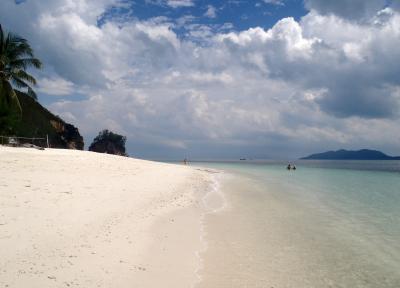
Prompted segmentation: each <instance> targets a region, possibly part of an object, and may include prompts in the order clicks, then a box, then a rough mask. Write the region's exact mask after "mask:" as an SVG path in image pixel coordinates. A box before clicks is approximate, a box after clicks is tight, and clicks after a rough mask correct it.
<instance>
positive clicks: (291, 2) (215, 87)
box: [0, 0, 400, 159]
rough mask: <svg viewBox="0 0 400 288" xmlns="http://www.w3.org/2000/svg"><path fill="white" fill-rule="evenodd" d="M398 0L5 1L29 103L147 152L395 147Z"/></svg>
mask: <svg viewBox="0 0 400 288" xmlns="http://www.w3.org/2000/svg"><path fill="white" fill-rule="evenodd" d="M399 11H400V1H399V0H392V1H386V0H369V1H365V0H336V1H325V0H304V1H298V0H280V1H278V0H256V1H205V0H135V1H125V0H40V1H39V0H25V1H18V2H16V1H14V0H2V1H1V2H0V23H1V24H2V25H3V27H4V28H6V29H7V30H10V31H13V32H15V33H18V34H20V35H21V36H23V37H25V38H27V39H28V40H29V41H30V43H31V45H32V47H33V48H34V50H35V53H36V55H37V56H38V57H39V58H40V59H42V61H43V63H44V69H43V70H41V71H39V72H35V71H33V73H35V75H36V76H37V78H38V86H37V87H36V91H37V92H38V95H39V101H40V102H41V103H42V104H44V105H45V106H46V107H47V108H48V109H49V110H51V111H52V112H54V113H55V114H57V115H60V116H61V117H62V118H63V119H65V120H66V121H68V122H70V123H72V124H74V125H76V126H77V127H78V128H79V130H80V132H81V133H82V135H83V136H84V138H85V143H86V147H88V146H89V144H90V142H91V141H92V139H93V138H94V137H95V136H96V135H97V133H98V132H99V131H100V130H102V129H110V130H112V131H115V132H117V133H121V134H123V135H126V136H127V138H128V141H127V148H128V153H129V154H131V155H133V156H137V157H143V158H152V159H154V158H176V159H180V158H182V157H188V158H241V157H253V158H283V159H287V158H297V157H300V156H303V155H306V154H309V153H313V152H320V151H324V150H331V149H339V148H347V149H357V148H372V149H379V150H383V151H385V152H387V153H389V154H400V148H399V147H400V133H398V132H399V130H398V123H399V120H400V119H399V118H400V76H399V75H400V66H399V65H398V63H399V62H400V50H399V49H398V47H399V46H400V29H398V27H400V13H399Z"/></svg>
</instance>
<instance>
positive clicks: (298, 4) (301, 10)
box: [99, 0, 306, 32]
mask: <svg viewBox="0 0 400 288" xmlns="http://www.w3.org/2000/svg"><path fill="white" fill-rule="evenodd" d="M124 4H126V5H124V6H123V7H121V6H114V7H111V8H109V9H108V11H106V12H105V13H104V15H103V17H101V18H100V19H99V24H100V25H101V24H102V23H104V22H105V21H107V19H110V18H111V19H112V18H120V17H124V18H125V17H126V18H127V19H126V20H127V21H129V20H130V19H131V18H137V19H139V20H149V19H151V18H155V17H160V16H162V17H167V18H170V19H171V20H174V19H180V18H182V17H193V19H192V21H191V23H194V24H204V25H213V24H214V25H223V24H232V29H234V30H238V31H240V30H245V29H248V28H250V27H257V26H259V27H263V28H271V27H272V26H273V25H274V24H275V23H276V22H277V21H278V20H280V19H282V18H285V17H294V18H296V19H299V18H300V17H301V16H304V15H305V14H306V10H305V7H304V4H303V1H302V0H289V1H285V2H284V1H263V0H259V1H244V0H236V1H235V0H232V1H223V0H222V1H205V0H202V1H193V2H191V1H188V2H187V3H186V5H188V6H186V5H185V1H183V3H182V4H181V5H182V6H179V4H178V5H177V6H175V7H171V6H170V5H168V3H165V2H162V1H154V0H153V1H149V0H137V1H130V0H127V1H124ZM175 5H176V4H175ZM209 9H211V10H209ZM207 11H214V12H209V13H211V14H207ZM177 31H179V32H182V31H180V30H179V29H177Z"/></svg>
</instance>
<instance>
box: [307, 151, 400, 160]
mask: <svg viewBox="0 0 400 288" xmlns="http://www.w3.org/2000/svg"><path fill="white" fill-rule="evenodd" d="M300 159H302V160H400V156H396V157H392V156H388V155H386V154H385V153H383V152H381V151H377V150H368V149H362V150H358V151H352V150H344V149H341V150H337V151H328V152H324V153H317V154H312V155H309V156H307V157H303V158H300Z"/></svg>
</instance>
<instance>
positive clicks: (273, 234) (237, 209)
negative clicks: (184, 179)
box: [191, 160, 400, 288]
mask: <svg viewBox="0 0 400 288" xmlns="http://www.w3.org/2000/svg"><path fill="white" fill-rule="evenodd" d="M287 164H288V162H287V161H225V162H215V161H214V162H195V163H191V165H193V166H199V167H206V168H208V169H214V170H216V171H219V173H215V174H214V175H215V177H216V183H217V184H216V186H215V191H214V192H215V195H214V198H215V197H219V199H220V201H219V203H220V204H219V206H220V207H219V208H218V207H213V209H210V212H209V213H207V214H206V215H205V216H204V219H203V220H204V221H203V229H204V240H205V242H206V249H204V251H202V252H201V253H200V258H201V259H202V260H201V268H200V269H199V271H198V274H199V279H200V281H199V283H197V284H196V287H198V288H210V287H220V288H224V287H266V288H286V287H293V288H294V287H296V288H297V287H299V288H300V287H307V288H308V287H310V288H311V287H316V288H323V287H348V288H356V287H363V288H365V287H371V288H378V287H391V288H399V287H400V161H327V160H324V161H313V160H304V161H300V160H299V161H296V162H295V163H293V164H295V165H296V168H297V169H296V170H295V171H293V170H290V171H288V170H287V169H286V166H287ZM211 198H212V197H211ZM211 198H210V199H211ZM204 201H205V202H207V201H208V200H207V199H204ZM211 202H212V201H210V203H205V205H208V204H210V205H211V206H212V203H211ZM214 203H215V201H214Z"/></svg>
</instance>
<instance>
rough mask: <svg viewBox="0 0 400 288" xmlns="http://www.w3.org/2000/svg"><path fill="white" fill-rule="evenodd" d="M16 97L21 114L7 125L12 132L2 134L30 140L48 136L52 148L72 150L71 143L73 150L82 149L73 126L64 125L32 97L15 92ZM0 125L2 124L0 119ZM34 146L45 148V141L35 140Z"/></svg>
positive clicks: (77, 133)
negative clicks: (73, 146)
mask: <svg viewBox="0 0 400 288" xmlns="http://www.w3.org/2000/svg"><path fill="white" fill-rule="evenodd" d="M16 95H17V97H18V101H19V103H20V104H21V109H22V111H23V113H22V115H18V114H17V115H18V118H17V119H16V121H14V122H13V123H11V125H9V126H12V130H11V131H10V129H9V130H8V131H5V132H4V133H6V132H8V133H7V134H6V135H13V136H20V137H31V138H44V137H46V135H48V136H49V140H50V145H51V147H53V148H72V147H71V143H74V145H75V149H83V146H84V143H83V138H82V136H81V135H80V134H79V131H78V130H77V129H76V128H75V127H74V126H72V125H70V124H67V123H65V122H64V121H63V120H62V119H61V118H59V117H58V116H55V115H54V114H52V113H51V112H50V111H48V110H47V109H46V108H44V107H43V106H42V105H40V103H39V102H37V101H35V100H34V99H33V98H32V97H29V96H28V95H26V94H24V93H21V92H19V91H16ZM14 115H16V114H14ZM5 118H6V120H7V121H10V120H12V117H5ZM0 123H4V122H3V121H2V120H1V119H0ZM3 135H4V134H3ZM35 144H37V145H40V146H46V141H45V140H43V141H40V140H37V143H35Z"/></svg>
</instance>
